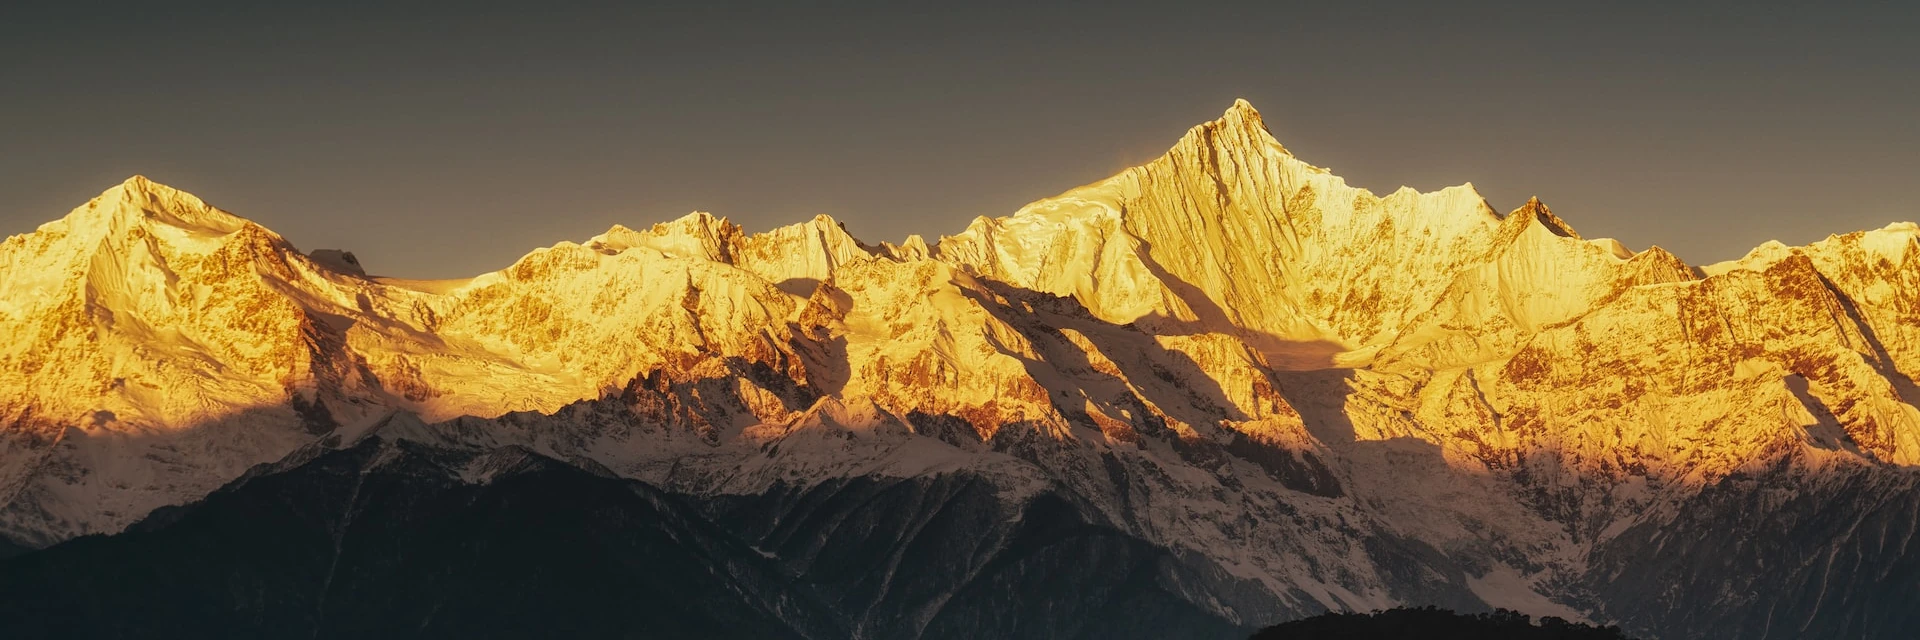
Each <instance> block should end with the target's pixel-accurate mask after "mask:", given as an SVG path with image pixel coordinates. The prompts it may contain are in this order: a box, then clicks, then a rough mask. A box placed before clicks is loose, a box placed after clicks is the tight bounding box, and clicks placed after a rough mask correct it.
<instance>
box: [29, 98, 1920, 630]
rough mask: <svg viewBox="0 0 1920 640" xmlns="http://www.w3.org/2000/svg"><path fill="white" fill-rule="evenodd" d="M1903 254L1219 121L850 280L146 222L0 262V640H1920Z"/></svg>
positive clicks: (629, 250) (866, 250)
mask: <svg viewBox="0 0 1920 640" xmlns="http://www.w3.org/2000/svg"><path fill="white" fill-rule="evenodd" d="M1917 375H1920V227H1916V226H1915V225H1914V224H1912V223H1902V224H1894V225H1890V226H1887V227H1885V228H1883V229H1879V230H1875V231H1865V232H1855V233H1848V234H1845V235H1838V236H1831V237H1829V238H1827V239H1826V240H1823V241H1820V242H1816V243H1813V244H1811V245H1808V246H1804V247H1788V246H1784V245H1781V244H1778V243H1769V244H1766V245H1763V246H1761V247H1759V248H1757V249H1754V250H1753V251H1752V252H1751V253H1750V254H1748V255H1747V256H1746V257H1744V258H1742V259H1740V260H1737V261H1733V262H1728V263H1722V264H1715V265H1709V266H1690V265H1688V264H1686V263H1684V262H1682V261H1681V260H1680V259H1678V258H1676V257H1675V256H1674V255H1672V254H1670V253H1668V252H1666V251H1664V250H1661V249H1659V248H1657V247H1656V248H1651V249H1647V250H1645V251H1641V252H1637V253H1636V252H1633V251H1630V250H1628V249H1627V248H1625V247H1623V246H1622V245H1621V244H1620V243H1618V242H1615V241H1611V240H1605V239H1587V238H1583V237H1582V236H1581V235H1580V234H1579V233H1577V232H1575V231H1574V229H1573V227H1572V226H1570V225H1569V224H1568V223H1567V222H1565V221H1563V220H1562V219H1560V218H1559V217H1558V216H1556V215H1554V214H1553V213H1552V212H1551V211H1550V210H1548V208H1547V207H1546V206H1545V205H1543V204H1541V203H1540V202H1539V201H1538V200H1535V201H1530V202H1528V203H1526V204H1525V205H1524V206H1522V207H1520V208H1519V209H1517V210H1515V211H1512V212H1510V213H1506V214H1504V215H1503V214H1501V213H1500V212H1498V211H1495V210H1494V209H1492V208H1490V207H1489V206H1488V204H1487V203H1486V201H1485V200H1484V199H1483V198H1482V197H1481V196H1480V194H1478V193H1476V192H1475V190H1474V188H1473V187H1472V186H1471V185H1462V186H1458V187H1451V188H1447V189H1442V190H1440V191H1437V192H1433V193H1417V192H1415V191H1413V190H1411V189H1404V188H1403V189H1401V190H1399V191H1396V192H1394V193H1391V194H1388V195H1385V196H1380V195H1376V194H1374V193H1371V192H1368V191H1366V190H1364V189H1359V188H1355V187H1351V186H1348V185H1347V184H1346V183H1345V181H1343V180H1342V179H1340V178H1339V177H1336V176H1334V175H1333V174H1332V173H1330V172H1328V171H1327V170H1325V169H1321V168H1318V167H1315V166H1313V165H1310V164H1307V163H1306V162H1304V161H1302V160H1299V159H1296V158H1295V157H1294V156H1293V155H1292V154H1291V153H1290V152H1288V151H1287V149H1286V148H1284V147H1283V146H1281V144H1280V143H1279V142H1277V141H1276V140H1275V139H1274V138H1273V137H1272V136H1271V135H1270V134H1269V133H1268V131H1267V129H1266V127H1265V125H1264V123H1263V122H1262V121H1261V118H1260V115H1259V114H1258V113H1257V112H1256V111H1255V110H1254V109H1253V108H1252V107H1251V106H1249V105H1248V104H1247V103H1245V102H1238V103H1236V104H1234V105H1233V106H1232V108H1230V109H1229V110H1227V112H1226V113H1225V115H1224V116H1223V117H1221V118H1220V119H1219V120H1216V121H1213V122H1209V123H1206V124H1203V125H1200V126H1198V127H1194V128H1193V129H1192V130H1190V131H1188V132H1187V133H1186V135H1185V136H1184V137H1183V138H1181V139H1180V140H1179V142H1178V143H1177V144H1175V145H1174V146H1173V148H1172V149H1171V150H1170V151H1168V152H1167V153H1166V154H1165V155H1164V156H1162V157H1160V158H1158V159H1155V160H1153V161H1151V162H1149V163H1147V164H1145V165H1142V166H1139V167H1135V168H1132V169H1128V170H1126V171H1125V172H1123V173H1121V174H1119V175H1116V176H1114V177H1112V178H1108V179H1106V180H1103V181H1100V182H1097V183H1094V184H1090V185H1087V186H1083V187H1080V188H1077V189H1073V190H1071V191H1068V192H1066V193H1064V194H1062V195H1060V196H1058V197H1054V198H1050V199H1046V200H1041V201H1039V202H1035V203H1033V204H1031V205H1028V206H1027V207H1025V208H1023V209H1021V210H1020V211H1018V212H1015V213H1014V214H1013V215H1010V216H1007V217H1002V218H985V217H982V218H978V219H976V220H974V221H972V223H971V224H969V225H967V227H966V228H965V230H963V231H961V232H959V233H958V234H956V235H951V236H946V237H942V238H940V239H938V240H937V241H926V240H923V239H921V238H919V237H909V238H907V239H906V240H905V241H904V242H901V243H900V244H892V243H880V244H877V245H875V244H867V243H863V242H861V241H859V240H857V239H855V238H854V237H853V236H851V235H849V234H848V232H847V231H846V230H845V229H844V228H842V226H841V225H840V224H838V223H836V222H835V221H834V220H832V219H830V218H827V217H824V216H823V217H818V218H815V219H813V220H811V221H807V222H803V223H800V224H796V225H792V226H788V227H782V228H778V229H774V230H772V231H768V232H765V233H759V234H750V233H747V232H745V231H743V230H742V229H741V228H740V227H738V226H736V225H734V224H732V223H730V222H728V221H726V220H725V219H720V218H716V217H713V216H711V215H708V214H705V213H694V214H691V215H688V216H686V217H683V218H680V219H678V220H674V221H671V222H665V223H661V224H655V225H652V226H651V227H646V228H638V229H634V228H627V227H622V226H616V227H614V228H612V229H610V230H608V231H607V232H606V233H604V234H601V235H599V236H595V237H593V238H589V239H586V240H585V241H583V242H580V243H577V244H576V243H571V242H563V243H560V244H558V245H556V246H553V247H549V248H543V249H537V250H535V251H533V252H532V253H530V254H528V255H526V256H525V257H524V258H521V259H520V260H519V261H518V262H516V263H514V264H513V265H512V266H510V267H508V268H506V269H503V270H501V271H497V272H493V273H486V274H481V275H479V276H476V277H474V278H471V279H466V280H454V281H417V280H402V279H394V278H384V277H376V276H371V275H368V274H367V273H365V272H364V271H363V270H362V269H361V267H360V265H359V263H358V261H356V260H355V259H354V258H353V256H352V255H351V254H349V253H345V252H342V251H315V252H313V253H311V254H307V253H303V252H301V251H299V250H297V249H295V248H294V246H293V244H291V243H290V242H289V241H288V240H287V239H285V238H282V237H281V236H279V235H277V234H275V233H274V232H272V231H270V230H268V229H265V228H263V227H261V226H259V225H256V224H254V223H252V222H249V221H247V220H245V219H242V218H240V217H237V216H235V215H233V214H230V213H228V212H226V211H222V210H220V209H217V208H214V207H212V206H210V205H208V204H206V203H204V202H203V201H201V200H200V199H199V198H196V197H194V196H192V195H189V194H186V193H183V192H181V191H178V190H175V189H172V188H169V187H166V186H162V185H159V184H155V183H153V182H150V181H148V180H146V179H144V178H139V177H135V178H133V179H130V180H128V181H126V182H125V183H123V184H120V185H118V186H114V187H112V188H110V189H108V190H107V191H106V192H105V193H102V194H101V195H100V196H99V197H98V198H95V199H94V200H92V201H91V202H88V203H86V204H84V205H82V206H81V207H79V208H78V209H75V210H73V212H72V213H70V214H68V215H67V216H66V217H65V218H62V219H59V220H56V221H54V222H50V223H47V224H45V225H43V226H41V227H40V228H39V229H38V230H37V231H35V232H32V233H28V234H24V235H19V236H14V237H11V238H8V239H7V240H6V242H5V244H4V245H0V505H4V506H3V507H0V539H3V540H4V541H5V542H4V544H3V545H0V546H5V547H6V548H7V549H8V551H7V552H6V553H7V554H8V555H11V556H12V557H10V558H9V559H7V560H5V561H0V635H5V636H7V637H247V638H267V637H302V638H314V637H324V638H349V637H351V638H364V637H461V638H470V637H490V636H503V637H524V636H543V637H552V636H585V637H751V638H780V637H791V638H814V639H827V638H888V639H891V638H1234V637H1245V636H1246V635H1248V634H1250V633H1252V632H1254V631H1255V630H1256V629H1258V628H1260V627H1263V626H1266V625H1271V624H1274V623H1278V622H1281V621H1286V620H1292V619H1298V618H1303V617H1307V616H1311V615H1314V614H1317V613H1321V612H1324V611H1329V610H1355V611H1369V610H1374V609H1384V608H1389V607H1394V606H1401V605H1406V606H1425V605H1434V606H1440V607H1444V608H1447V609H1452V610H1456V611H1464V612H1478V611H1489V610H1492V609H1495V608H1505V609H1513V610H1517V611H1521V612H1525V613H1528V614H1532V615H1537V616H1544V615H1552V616H1559V617H1562V618H1566V619H1569V620H1576V621H1587V622H1593V623H1598V624H1616V625H1619V626H1620V627H1622V628H1623V629H1624V630H1625V631H1626V632H1628V633H1629V634H1632V635H1635V636H1640V637H1647V638H1861V637H1912V636H1913V635H1915V634H1916V633H1920V607H1914V606H1912V604H1913V598H1914V596H1913V594H1915V593H1920V548H1914V547H1913V543H1914V542H1916V537H1917V536H1920V472H1917V471H1916V466H1915V465H1920V410H1917V409H1916V406H1920V387H1916V385H1915V382H1914V381H1915V379H1916V376H1917Z"/></svg>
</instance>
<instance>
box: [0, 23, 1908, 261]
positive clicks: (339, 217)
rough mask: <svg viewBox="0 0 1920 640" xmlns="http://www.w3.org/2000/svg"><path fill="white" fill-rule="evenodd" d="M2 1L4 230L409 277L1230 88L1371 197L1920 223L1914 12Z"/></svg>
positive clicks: (1313, 158) (1027, 189)
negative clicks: (1441, 193)
mask: <svg viewBox="0 0 1920 640" xmlns="http://www.w3.org/2000/svg"><path fill="white" fill-rule="evenodd" d="M7 11H8V13H9V14H11V15H7V16H6V19H4V20H0V53H3V54H4V55H0V86H5V87H8V89H9V93H10V95H9V98H8V99H7V100H5V101H0V118H4V119H5V121H7V122H9V123H14V124H13V125H11V126H8V127H5V128H3V129H0V149H4V150H6V151H7V152H6V153H0V198H4V199H5V202H6V205H4V207H0V234H4V235H12V234H17V233H24V232H27V231H31V230H32V229H33V228H34V227H35V226H37V225H39V224H41V223H44V222H47V221H50V220H53V219H56V218H58V217H60V216H62V215H65V213H66V212H67V211H68V210H70V209H71V208H73V207H75V206H77V205H80V204H82V203H84V202H85V201H86V200H87V199H88V198H91V197H93V196H94V195H97V194H98V193H99V192H100V191H101V190H102V189H105V188H107V187H108V186H111V185H112V184H115V183H117V182H119V181H121V180H123V179H125V178H126V177H127V176H129V175H133V174H141V175H146V176H148V177H149V178H151V179H153V180H155V181H158V182H162V183H165V184H169V185H172V186H174V187H177V188H180V189H183V190H186V191H189V192H192V193H194V194H196V195H199V196H201V197H202V198H205V199H206V200H207V201H209V202H210V203H212V204H214V205H216V206H219V207H222V208H224V209H228V210H230V211H233V212H234V213H236V214H239V215H242V216H245V217H247V218H249V219H252V220H255V221H257V222H259V223H261V224H263V225H265V226H267V227H269V228H272V229H274V230H276V231H278V232H280V233H281V234H283V235H285V236H286V237H288V238H289V239H290V240H291V241H293V242H294V243H295V244H296V245H297V246H299V247H300V248H301V249H303V250H312V249H317V248H338V249H346V250H350V251H354V252H355V253H356V254H357V255H359V256H360V258H361V259H362V261H363V262H364V263H365V264H366V265H367V268H368V269H369V270H370V271H372V272H375V273H380V274H387V275H394V276H400V277H412V278H445V277H463V276H470V275H475V274H478V273H482V272H485V271H489V270H493V269H498V268H501V267H504V266H506V265H507V264H510V263H511V262H512V261H513V260H515V259H517V258H518V257H520V256H521V255H524V254H525V253H526V252H527V251H529V250H531V249H534V248H536V247H542V246H549V245H552V244H554V243H556V242H559V241H562V240H574V241H578V240H583V239H585V238H587V237H590V236H592V235H594V234H597V233H600V232H602V231H605V230H606V229H607V228H608V227H610V226H612V225H613V224H615V223H620V224H625V225H627V226H630V227H642V226H646V225H649V224H652V223H654V222H661V221H666V220H671V219H674V218H677V217H679V216H681V215H685V214H686V213H688V212H690V211H694V210H704V211H709V212H712V213H714V214H715V215H720V216H725V217H727V218H729V219H732V220H734V221H735V222H737V223H739V224H741V225H742V226H744V227H746V228H747V229H748V230H749V231H754V232H758V231H764V230H766V229H769V228H773V227H776V226H780V225H784V224H791V223H795V222H801V221H804V220H806V219H808V218H810V217H812V216H813V215H815V214H828V215H832V216H834V217H835V218H837V219H839V220H841V221H842V222H843V223H845V224H846V225H847V227H848V229H849V230H850V231H851V232H852V233H853V234H854V235H855V236H857V237H859V238H861V239H862V240H865V241H868V242H873V243H877V242H880V241H894V242H898V241H899V240H901V239H902V238H904V237H906V236H907V235H908V234H912V233H918V234H922V235H924V236H926V237H928V238H930V239H931V238H936V237H938V236H940V235H944V234H952V233H956V232H958V231H960V230H961V229H963V228H965V226H966V224H967V222H968V221H970V220H971V219H972V218H974V217H976V216H982V215H985V216H1001V215H1007V214H1010V213H1012V212H1013V211H1015V210H1016V209H1018V208H1019V207H1020V206H1021V205H1024V204H1026V203H1028V202H1031V201H1033V200H1036V199H1040V198H1044V197H1049V196H1052V195H1056V194H1058V193H1061V192H1064V191H1066V190H1068V189H1071V188H1073V187H1075V186H1079V185H1082V184H1086V183H1089V182H1093V181H1096V180H1100V179H1102V178H1105V177H1107V176H1109V175H1112V174H1114V173H1117V172H1118V171H1120V170H1122V169H1124V168H1126V167H1128V166H1133V165H1137V164H1141V163H1144V162H1147V161H1149V160H1151V159H1153V158H1154V157H1157V156H1158V155H1159V154H1160V153H1161V152H1163V151H1164V150H1165V149H1166V148H1167V147H1168V146H1170V145H1172V144H1173V143H1174V141H1176V140H1177V139H1178V138H1179V136H1180V135H1181V134H1182V133H1183V132H1184V131H1185V130H1186V129H1187V128H1189V127H1191V126H1193V125H1196V124H1200V123H1202V122H1205V121H1207V120H1211V119H1213V118H1216V117H1218V116H1219V114H1220V113H1221V112H1222V111H1223V110H1225V109H1226V108H1227V106H1229V105H1230V104H1231V102H1232V100H1233V99H1234V98H1236V97H1241V98H1246V99H1248V100H1249V101H1251V102H1252V103H1253V104H1254V106H1255V107H1257V108H1259V109H1260V110H1261V112H1262V114H1263V115H1264V116H1265V119H1266V121H1267V123H1268V125H1269V127H1270V128H1271V129H1272V130H1273V133H1274V135H1275V137H1276V138H1277V139H1279V140H1280V141H1281V143H1283V144H1285V145H1286V146H1287V148H1288V149H1289V150H1291V151H1293V152H1294V153H1295V154H1296V155H1298V156H1299V157H1300V158H1302V159H1303V160H1305V161H1307V162H1310V163H1313V164H1315V165H1319V166H1323V167H1328V168H1330V169H1331V170H1333V171H1334V172H1335V173H1336V174H1339V175H1341V176H1344V177H1346V178H1347V179H1348V181H1349V183H1351V184H1354V185H1356V186H1362V187H1366V188H1368V189H1371V190H1373V191H1374V192H1375V193H1378V194H1382V195H1384V194H1386V193H1390V192H1392V191H1393V190H1395V189H1397V188H1399V187H1400V186H1402V185H1405V186H1410V187H1413V188H1416V189H1419V190H1421V191H1432V190H1435V189H1439V188H1442V187H1446V186H1450V185H1455V184H1460V183H1464V182H1472V183H1473V184H1474V185H1475V186H1476V187H1477V188H1478V189H1479V190H1480V192H1481V193H1482V194H1483V195H1485V196H1486V197H1487V198H1488V200H1489V203H1490V204H1491V205H1492V206H1493V207H1494V208H1495V209H1497V210H1500V211H1503V212H1504V211H1508V210H1511V209H1513V208H1515V207H1518V206H1519V205H1520V204H1521V203H1523V202H1524V201H1525V200H1526V199H1527V198H1528V197H1529V196H1538V197H1540V198H1541V199H1542V200H1543V201H1545V202H1546V203H1547V204H1548V206H1551V207H1553V209H1554V210H1555V212H1556V213H1559V214H1560V215H1561V216H1562V217H1564V218H1565V219H1567V220H1568V221H1569V222H1570V223H1571V224H1572V225H1573V226H1574V227H1575V228H1576V229H1578V230H1580V231H1581V233H1582V234H1583V235H1587V236H1589V237H1613V238H1617V239H1619V240H1621V241H1622V242H1623V243H1625V244H1626V245H1628V246H1629V247H1630V248H1632V249H1634V250H1636V251H1637V250H1644V249H1646V248H1647V247H1648V246H1651V245H1656V244H1657V245H1659V246H1662V247H1664V248H1667V249H1668V250H1670V251H1673V252H1674V253H1676V254H1677V255H1679V256H1681V257H1682V258H1683V259H1685V260H1687V261H1688V262H1690V263H1694V264H1708V263H1712V262H1718V261H1721V260H1728V259H1732V258H1737V257H1739V256H1740V255H1742V254H1744V253H1745V252H1746V251H1747V250H1748V249H1751V248H1752V247H1754V246H1756V245H1759V244H1760V243H1762V242H1764V241H1766V240H1769V239H1777V240H1780V241H1782V242H1786V243H1788V244H1804V243H1807V242H1811V241H1814V240H1818V239H1819V238H1822V237H1825V236H1826V235H1828V234H1830V233H1845V232H1850V231H1856V230H1862V229H1873V228H1879V227H1882V226H1884V225H1886V224H1888V223H1891V222H1896V221H1909V220H1915V219H1920V209H1916V207H1915V206H1914V205H1913V204H1911V199H1910V196H1908V195H1907V194H1906V193H1905V190H1906V189H1905V187H1906V186H1907V185H1909V184H1911V183H1912V180H1913V177H1914V176H1916V175H1920V123H1916V122H1915V118H1913V117H1912V114H1911V112H1910V106H1911V105H1912V104H1914V102H1915V100H1914V99H1915V98H1916V97H1920V74H1914V73H1912V69H1911V65H1912V60H1915V59H1920V45H1916V44H1915V43H1914V42H1913V41H1912V40H1911V38H1907V37H1906V36H1905V35H1904V34H1906V33H1910V32H1911V31H1912V30H1913V29H1914V28H1916V27H1920V11H1916V10H1915V9H1913V8H1910V7H1904V6H1892V5H1886V6H1878V7H1844V8H1835V7H1800V8H1782V7H1768V6H1763V5H1757V4H1746V5H1734V6H1729V7H1722V8H1714V7H1706V8H1701V7H1679V8H1676V7H1628V8H1624V9H1623V8H1618V7H1615V8H1612V10H1605V9H1583V8H1566V7H1529V6H1513V7H1491V6H1483V7H1475V8H1471V9H1461V8H1439V7H1427V6H1423V5H1419V4H1413V3H1378V4H1371V5H1343V6H1341V7H1313V8H1286V7H1272V6H1266V5H1258V6H1254V5H1247V6H1240V5H1234V4H1215V5H1210V6H1200V7H1184V8H1181V9H1177V10H1169V9H1163V8H1158V7H1154V6H1152V5H1147V4H1138V5H1136V4H1121V5H1113V6H1108V7H1101V8H1098V9H1088V10H1074V9H1065V8H1057V7H1041V6H1016V7H998V8H995V9H979V8H951V9H934V8H901V7H878V8H873V7H863V6H860V5H858V4H837V5H834V6H833V7H831V8H828V9H821V10H807V9H798V8H792V7H759V8H754V7H750V6H748V5H734V6H729V7H720V8H712V7H694V8H671V9H660V8H644V9H635V8H599V7H595V8H581V7H571V8H567V9H564V10H559V11H554V12H548V13H544V14H541V15H538V16H528V15H524V14H522V13H518V12H514V11H510V10H508V9H507V8H505V5H493V4H482V5H475V6H472V7H467V8H463V9H462V11H461V12H460V13H459V14H458V15H451V14H443V13H439V12H433V11H430V10H421V9H385V8H380V7H378V6H377V5H366V6H349V7H345V8H342V7H340V6H337V5H329V6H307V7H278V6H276V7H254V6H249V5H245V4H235V5H232V6H221V5H216V4H200V5H195V6H192V7H187V8H183V9H182V8H167V9H157V8H150V7H143V6H138V5H128V6H115V5H112V4H90V5H64V4H63V5H49V6H41V7H29V8H20V9H9V10H7ZM748 18H751V19H748ZM429 35H430V36H431V37H428V36H429Z"/></svg>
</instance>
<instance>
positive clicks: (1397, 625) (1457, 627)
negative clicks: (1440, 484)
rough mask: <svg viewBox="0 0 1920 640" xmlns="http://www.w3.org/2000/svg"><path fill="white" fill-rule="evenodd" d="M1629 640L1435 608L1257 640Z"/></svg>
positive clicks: (1331, 621) (1316, 623) (1354, 616)
mask: <svg viewBox="0 0 1920 640" xmlns="http://www.w3.org/2000/svg"><path fill="white" fill-rule="evenodd" d="M1376 638H1377V639H1379V640H1455V639H1456V638H1457V639H1459V640H1627V636H1626V635H1624V634H1622V633H1620V629H1619V628H1618V627H1612V626H1608V627H1595V626H1592V625H1586V624H1580V623H1575V622H1567V621H1566V620H1562V619H1560V618H1555V617H1551V616H1548V617H1544V618H1541V619H1540V622H1539V624H1535V623H1534V621H1533V620H1532V619H1530V618H1528V617H1527V616H1526V614H1522V613H1515V612H1512V611H1507V610H1505V609H1502V610H1498V611H1495V612H1493V613H1480V614H1471V615H1469V614H1460V613H1454V612H1452V611H1447V610H1445V609H1437V608H1433V607H1421V608H1412V609H1409V608H1400V609H1389V610H1386V611H1375V612H1373V613H1326V614H1321V615H1318V616H1314V617H1311V618H1307V619H1304V620H1295V621H1293V622H1287V623H1283V624H1278V625H1274V626H1271V627H1267V628H1266V629H1263V630H1261V631H1260V633H1256V634H1254V635H1253V639H1252V640H1374V639H1376Z"/></svg>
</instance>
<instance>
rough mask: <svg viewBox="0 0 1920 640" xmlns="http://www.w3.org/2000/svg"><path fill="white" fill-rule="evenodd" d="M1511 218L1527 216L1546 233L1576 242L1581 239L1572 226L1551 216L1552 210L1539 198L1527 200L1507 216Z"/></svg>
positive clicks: (1558, 217) (1534, 197) (1557, 217)
mask: <svg viewBox="0 0 1920 640" xmlns="http://www.w3.org/2000/svg"><path fill="white" fill-rule="evenodd" d="M1512 216H1527V217H1529V218H1532V219H1534V220H1535V221H1538V222H1539V223H1540V226H1542V227H1546V229H1547V231H1551V232H1553V233H1554V235H1558V236H1562V237H1567V238H1573V239H1576V240H1580V239H1583V238H1581V237H1580V233H1579V232H1577V231H1574V230H1573V225H1570V224H1567V221H1565V220H1561V219H1560V216H1556V215H1553V210H1552V209H1548V208H1547V205H1546V203H1543V202H1541V201H1540V196H1533V197H1531V198H1527V203H1526V204H1523V205H1520V208H1518V209H1514V210H1513V213H1512V214H1509V217H1512Z"/></svg>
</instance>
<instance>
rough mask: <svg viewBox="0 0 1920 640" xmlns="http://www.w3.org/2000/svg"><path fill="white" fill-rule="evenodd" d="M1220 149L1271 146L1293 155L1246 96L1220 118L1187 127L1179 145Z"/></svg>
mask: <svg viewBox="0 0 1920 640" xmlns="http://www.w3.org/2000/svg"><path fill="white" fill-rule="evenodd" d="M1183 147H1186V148H1195V147H1202V148H1219V149H1246V150H1254V149H1262V148H1271V149H1273V150H1276V151H1279V152H1280V153H1281V154H1284V155H1289V156H1290V155H1293V154H1292V153H1291V152H1289V151H1287V149H1286V147H1284V146H1281V144H1280V141H1278V140H1275V139H1274V138H1273V134H1272V133H1271V132H1269V131H1268V130H1267V123H1266V120H1264V119H1262V118H1261V117H1260V111H1259V110H1258V109H1255V108H1253V103H1250V102H1247V101H1246V100H1245V99H1235V100H1234V101H1233V105H1232V106H1230V107H1227V110H1226V112H1224V113H1222V114H1220V117H1219V118H1218V119H1215V120H1213V121H1211V122H1207V123H1205V124H1201V125H1199V126H1196V127H1193V128H1192V129H1188V130H1187V134H1186V135H1185V136H1183V137H1181V138H1180V142H1179V144H1177V145H1175V147H1174V148H1175V149H1179V148H1183Z"/></svg>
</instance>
